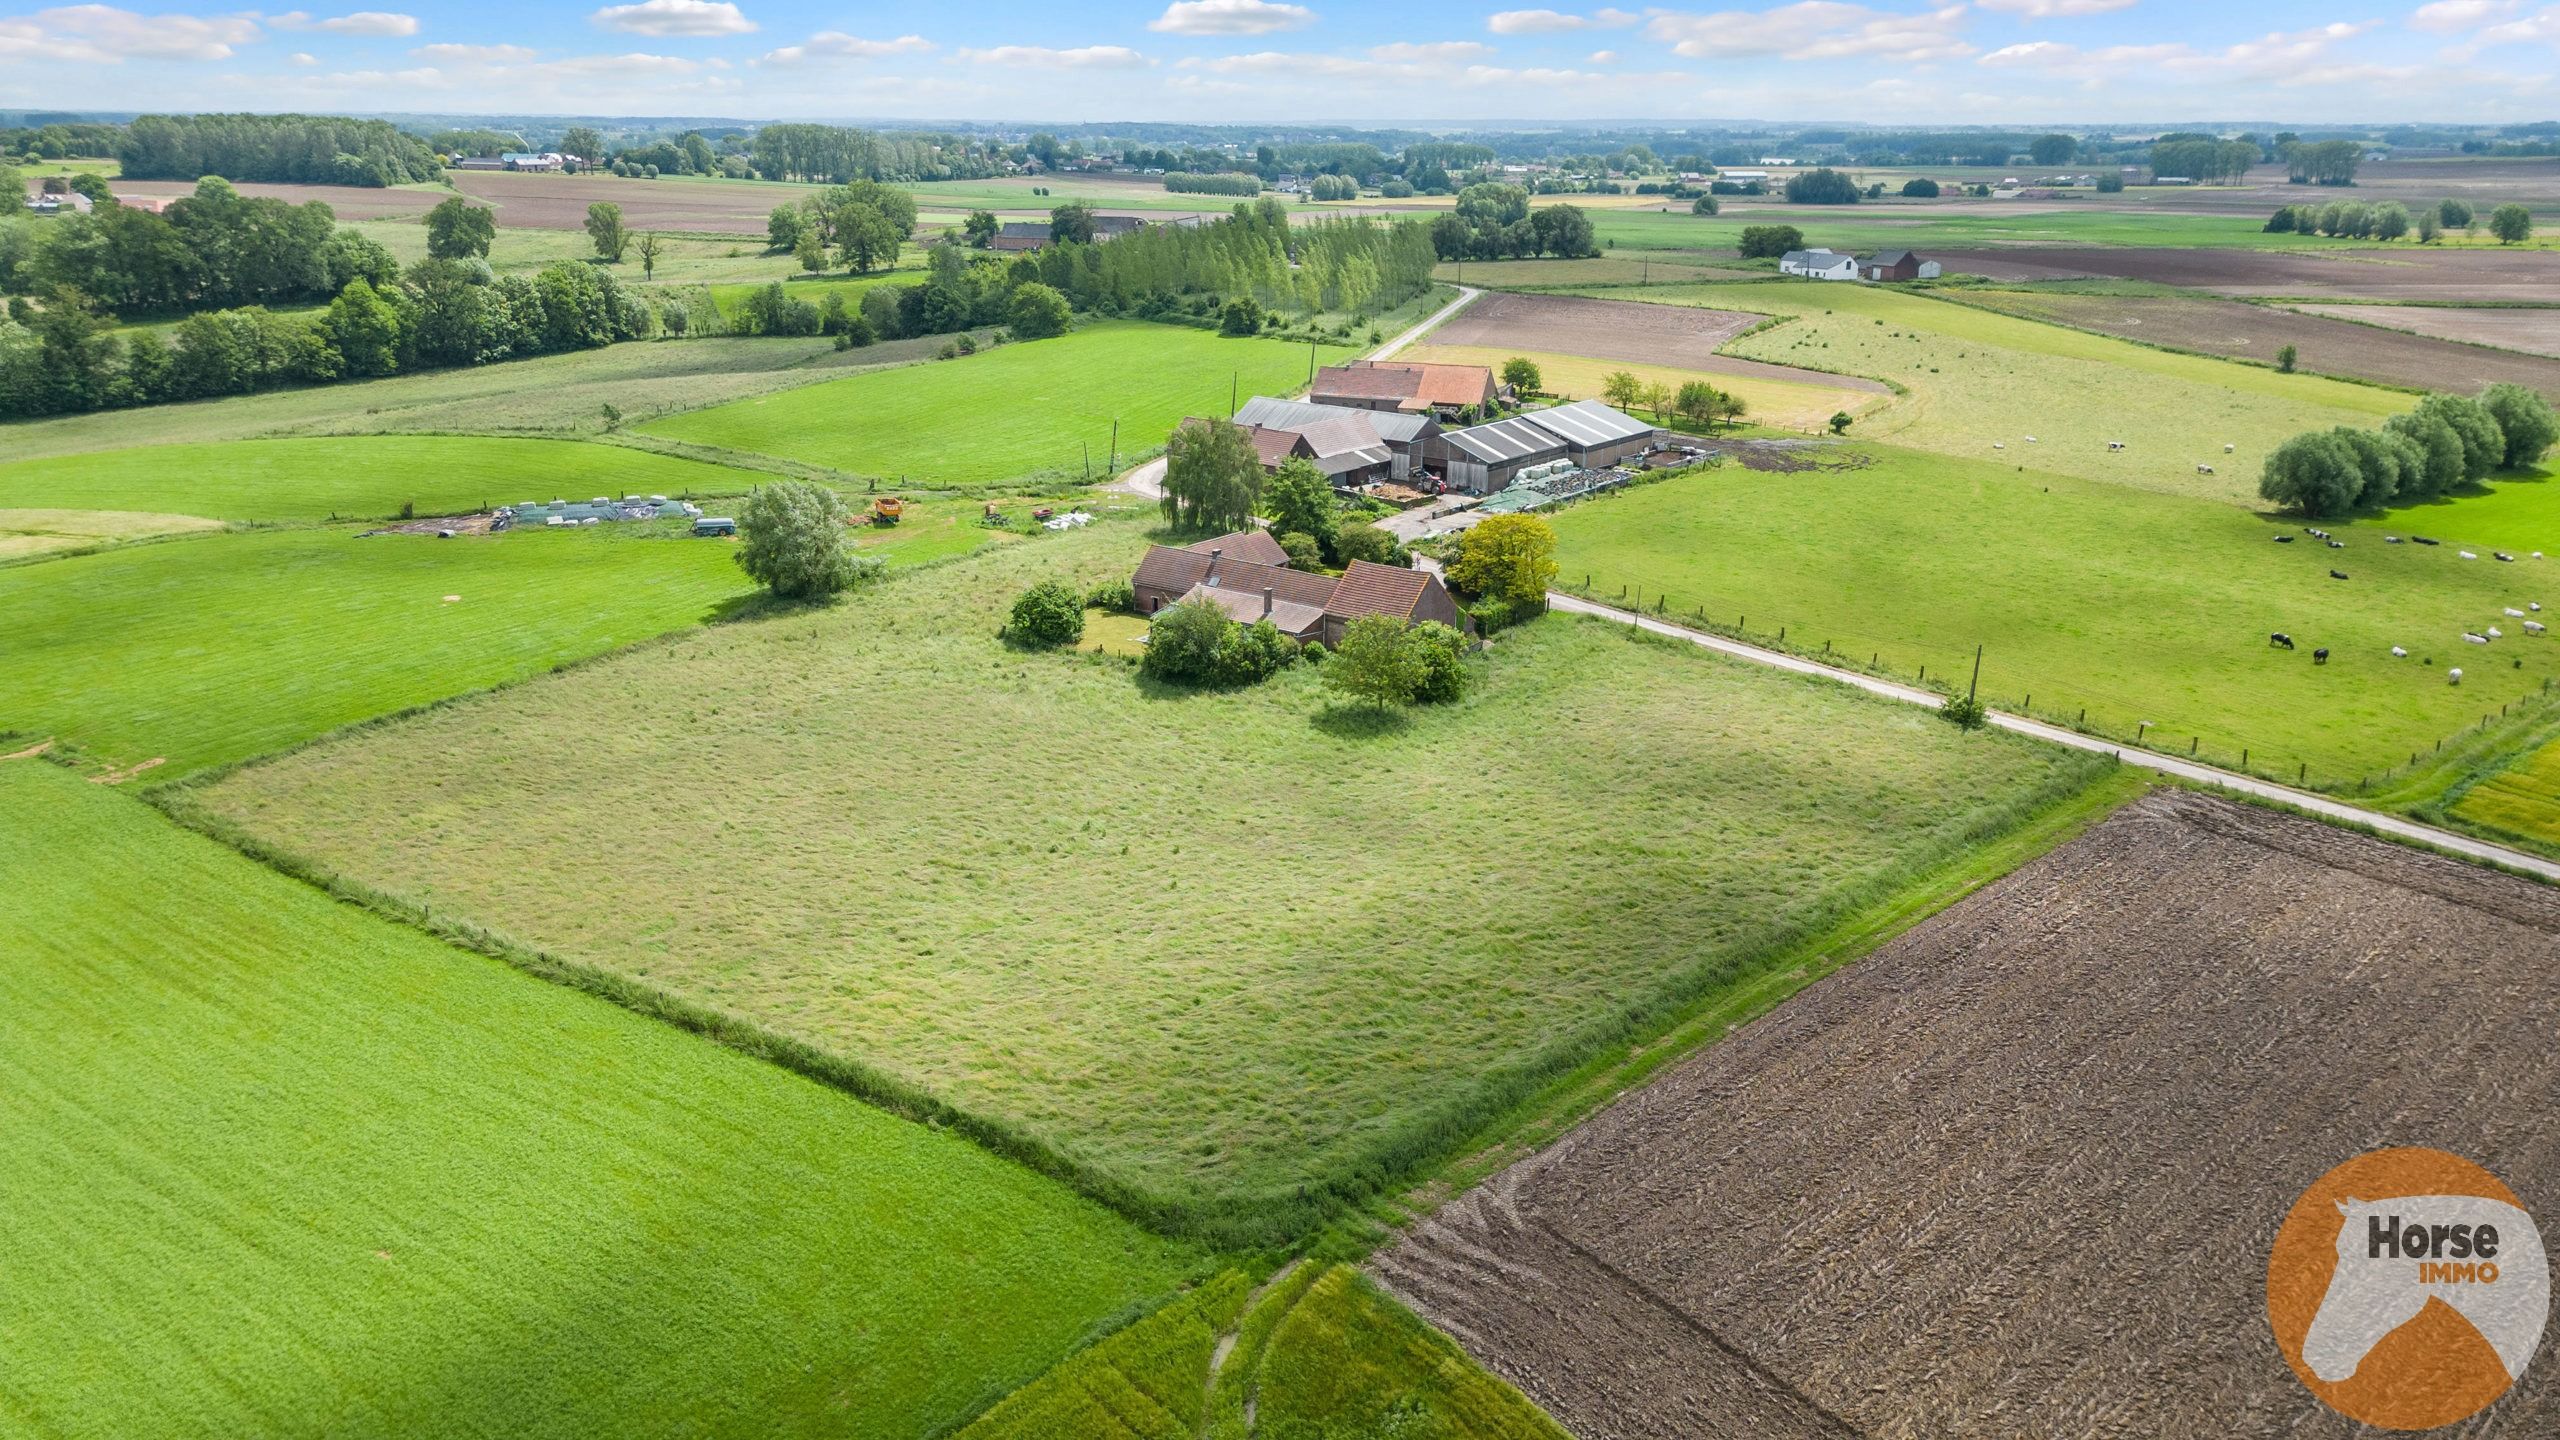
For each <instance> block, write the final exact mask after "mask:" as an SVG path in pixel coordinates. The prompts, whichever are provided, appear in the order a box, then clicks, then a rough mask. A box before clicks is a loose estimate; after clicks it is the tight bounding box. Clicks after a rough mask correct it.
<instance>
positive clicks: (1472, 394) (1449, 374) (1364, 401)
mask: <svg viewBox="0 0 2560 1440" xmlns="http://www.w3.org/2000/svg"><path fill="white" fill-rule="evenodd" d="M1494 394H1495V387H1494V380H1493V371H1492V370H1491V369H1490V368H1489V367H1487V366H1483V365H1439V364H1429V363H1425V362H1422V361H1409V360H1354V361H1352V362H1351V363H1350V364H1348V365H1328V366H1326V367H1324V368H1323V369H1322V370H1319V371H1317V372H1316V378H1315V381H1314V383H1313V384H1311V385H1309V386H1308V387H1307V397H1308V398H1309V399H1311V400H1313V401H1315V402H1316V403H1317V404H1320V405H1341V406H1347V407H1350V408H1352V409H1358V410H1377V411H1386V412H1390V413H1405V414H1436V415H1444V416H1452V417H1455V416H1460V415H1465V414H1468V413H1471V412H1482V411H1483V410H1484V409H1485V408H1486V407H1487V406H1489V405H1491V404H1492V403H1493V399H1494Z"/></svg>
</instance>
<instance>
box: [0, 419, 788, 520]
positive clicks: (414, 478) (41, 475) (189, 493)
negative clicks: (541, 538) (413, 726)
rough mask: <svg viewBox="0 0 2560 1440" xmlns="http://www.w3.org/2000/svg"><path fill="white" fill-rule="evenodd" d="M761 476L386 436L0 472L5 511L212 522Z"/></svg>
mask: <svg viewBox="0 0 2560 1440" xmlns="http://www.w3.org/2000/svg"><path fill="white" fill-rule="evenodd" d="M758 478H759V477H757V476H754V475H749V474H745V473H743V472H740V471H736V470H730V469H725V468H723V467H721V466H717V465H705V464H702V463H701V462H699V461H693V460H678V459H674V458H671V457H669V456H665V455H653V454H650V453H648V452H647V451H642V450H633V449H629V448H627V447H623V446H618V445H589V444H580V443H576V442H572V441H564V440H502V439H492V438H490V437H487V436H479V435H399V436H391V435H383V436H365V437H361V438H349V439H331V440H244V441H233V442H230V443H225V444H210V445H142V446H137V447H134V448H132V449H126V450H102V451H96V452H92V453H88V454H80V455H65V456H60V457H57V458H52V459H44V460H21V461H18V462H16V463H15V464H9V465H0V506H10V507H44V508H53V509H64V510H145V511H158V512H163V513H168V514H177V515H200V516H204V517H206V518H209V519H214V520H327V519H347V520H377V519H383V518H386V517H389V516H393V515H397V514H398V513H399V512H400V510H401V509H402V507H404V506H410V507H415V510H416V513H417V514H420V515H455V514H461V513H463V512H465V511H473V510H479V509H481V508H483V507H484V506H489V505H511V504H514V503H516V502H517V501H520V500H555V499H566V500H586V499H589V498H592V497H594V496H597V495H612V496H617V497H619V496H623V495H634V494H637V495H682V494H686V493H692V494H696V495H734V494H738V493H740V492H743V491H745V490H747V489H749V488H750V487H752V486H753V485H754V484H755V482H756V480H757V479H758Z"/></svg>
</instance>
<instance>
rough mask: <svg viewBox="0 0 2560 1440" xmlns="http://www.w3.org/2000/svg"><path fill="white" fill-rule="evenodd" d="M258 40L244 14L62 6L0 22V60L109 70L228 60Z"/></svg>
mask: <svg viewBox="0 0 2560 1440" xmlns="http://www.w3.org/2000/svg"><path fill="white" fill-rule="evenodd" d="M257 38H258V22H257V21H255V20H253V19H251V18H249V17H248V16H245V15H223V16H214V17H212V18H205V19H200V18H198V17H196V16H193V15H138V14H136V13H134V12H133V11H131V10H119V9H117V8H115V7H114V6H112V5H65V6H60V7H57V8H55V9H51V10H39V11H37V12H36V13H35V14H33V15H29V16H22V17H17V18H13V19H7V20H0V59H28V60H66V61H75V62H85V63H89V64H97V65H114V64H118V63H121V62H123V61H125V60H228V59H230V58H231V54H232V50H231V47H232V46H234V45H240V44H245V43H247V42H248V41H251V40H255V39H257Z"/></svg>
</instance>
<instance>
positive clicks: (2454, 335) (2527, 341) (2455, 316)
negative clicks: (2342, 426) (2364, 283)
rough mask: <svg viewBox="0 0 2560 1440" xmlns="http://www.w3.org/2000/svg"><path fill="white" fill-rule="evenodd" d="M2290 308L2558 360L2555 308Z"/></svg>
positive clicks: (2558, 313) (2559, 311) (2559, 328)
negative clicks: (2556, 358) (2552, 357)
mask: <svg viewBox="0 0 2560 1440" xmlns="http://www.w3.org/2000/svg"><path fill="white" fill-rule="evenodd" d="M2291 308H2293V309H2295V310H2299V311H2301V312H2303V313H2304V314H2307V315H2326V316H2329V317H2330V318H2332V319H2336V320H2352V321H2354V322H2355V323H2356V324H2359V325H2368V326H2380V327H2382V328H2384V329H2387V330H2407V331H2410V332H2412V333H2414V334H2418V335H2430V336H2433V337H2435V338H2436V339H2439V340H2451V341H2457V342H2459V343H2462V344H2466V345H2487V346H2491V347H2493V348H2496V349H2499V350H2522V351H2524V352H2525V353H2527V354H2530V355H2549V356H2554V357H2560V307H2551V308H2542V309H2536V308H2531V307H2526V306H2514V307H2509V306H2468V305H2327V304H2302V305H2295V306H2293V307H2291Z"/></svg>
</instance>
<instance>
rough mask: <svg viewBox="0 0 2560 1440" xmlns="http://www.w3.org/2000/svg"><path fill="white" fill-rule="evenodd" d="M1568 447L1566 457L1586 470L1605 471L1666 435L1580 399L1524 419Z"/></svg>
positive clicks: (1615, 409) (1529, 414)
mask: <svg viewBox="0 0 2560 1440" xmlns="http://www.w3.org/2000/svg"><path fill="white" fill-rule="evenodd" d="M1520 418H1521V419H1523V420H1526V421H1528V422H1529V423H1530V424H1532V425H1535V426H1537V427H1538V428H1539V429H1541V430H1544V431H1546V432H1548V433H1549V434H1551V435H1554V436H1555V437H1556V438H1558V439H1560V440H1562V441H1563V442H1564V445H1565V458H1566V459H1568V460H1571V461H1572V462H1573V463H1574V464H1576V465H1579V466H1581V467H1582V468H1583V469H1585V470H1602V469H1606V468H1608V467H1609V466H1612V465H1615V464H1617V463H1618V462H1619V461H1621V460H1624V459H1627V458H1628V457H1630V456H1634V455H1641V454H1643V453H1644V452H1645V451H1647V450H1650V449H1652V448H1653V445H1654V442H1655V441H1656V440H1657V439H1659V438H1660V437H1661V434H1662V432H1661V431H1660V430H1658V429H1656V428H1655V427H1653V426H1651V425H1647V424H1646V423H1644V422H1643V421H1641V420H1638V419H1637V418H1635V417H1634V416H1632V415H1629V414H1628V413H1626V412H1625V411H1623V410H1620V409H1617V408H1616V407H1614V406H1610V405H1603V404H1601V403H1600V402H1599V401H1597V400H1576V401H1574V402H1573V403H1572V404H1570V405H1554V406H1550V407H1548V408H1547V409H1544V410H1532V411H1530V412H1529V413H1528V414H1526V415H1523V416H1521V417H1520Z"/></svg>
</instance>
